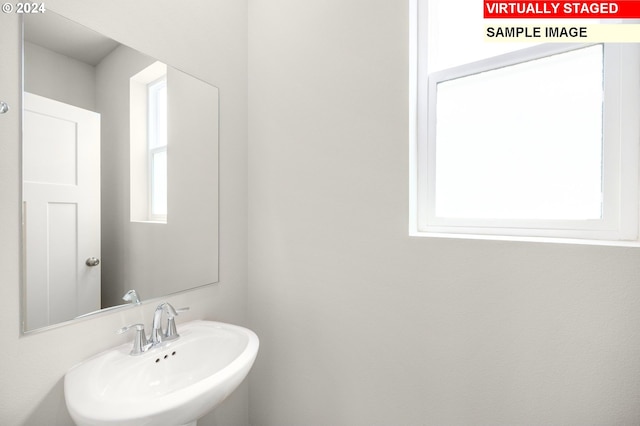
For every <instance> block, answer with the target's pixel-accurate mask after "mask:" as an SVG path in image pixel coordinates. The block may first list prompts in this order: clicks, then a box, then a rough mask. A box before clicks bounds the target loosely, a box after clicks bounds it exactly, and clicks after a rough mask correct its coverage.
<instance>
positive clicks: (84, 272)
mask: <svg viewBox="0 0 640 426" xmlns="http://www.w3.org/2000/svg"><path fill="white" fill-rule="evenodd" d="M23 117H24V118H23V119H24V124H25V125H24V134H23V182H24V184H23V202H24V218H23V220H24V222H25V227H24V232H25V252H26V255H27V256H26V257H27V259H29V261H28V262H27V263H26V265H25V266H26V267H25V275H26V276H25V279H26V282H27V286H26V288H27V291H28V295H27V296H28V297H27V305H26V311H27V312H26V314H27V315H26V321H27V326H28V327H29V328H37V327H44V326H47V325H50V324H56V323H59V322H62V321H68V320H70V319H73V318H75V317H76V316H78V315H80V314H84V313H86V312H90V311H94V310H97V309H100V265H99V264H95V263H96V262H95V261H94V262H87V259H89V258H92V257H94V258H98V259H99V257H100V114H97V113H95V112H92V111H88V110H85V109H82V108H78V107H75V106H72V105H68V104H65V103H62V102H58V101H54V100H52V99H48V98H45V97H42V96H37V95H33V94H31V93H25V94H24V116H23Z"/></svg>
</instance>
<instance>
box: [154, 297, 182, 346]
mask: <svg viewBox="0 0 640 426" xmlns="http://www.w3.org/2000/svg"><path fill="white" fill-rule="evenodd" d="M188 309H189V308H182V309H177V310H176V309H175V308H174V307H173V306H171V304H170V303H168V302H164V303H161V304H160V305H158V307H157V308H156V311H155V312H154V313H153V323H152V324H151V344H152V345H153V346H155V345H159V344H160V343H162V342H166V341H169V340H175V339H177V338H178V337H180V335H179V334H178V331H177V329H176V320H175V317H176V316H178V313H179V312H184V311H186V310H188ZM163 312H164V313H165V314H167V328H166V330H163V329H162V313H163Z"/></svg>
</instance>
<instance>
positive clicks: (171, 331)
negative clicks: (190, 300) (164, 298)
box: [163, 306, 189, 340]
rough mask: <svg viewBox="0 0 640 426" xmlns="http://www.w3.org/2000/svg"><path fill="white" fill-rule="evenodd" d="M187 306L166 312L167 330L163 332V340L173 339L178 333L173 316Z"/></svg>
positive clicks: (186, 308)
mask: <svg viewBox="0 0 640 426" xmlns="http://www.w3.org/2000/svg"><path fill="white" fill-rule="evenodd" d="M188 310H189V307H188V306H187V307H185V308H179V309H174V310H173V312H172V313H169V312H167V331H166V332H165V333H164V338H163V340H175V339H177V338H178V337H180V335H179V334H178V330H177V329H176V320H175V317H176V316H177V315H178V314H179V313H180V312H185V311H188Z"/></svg>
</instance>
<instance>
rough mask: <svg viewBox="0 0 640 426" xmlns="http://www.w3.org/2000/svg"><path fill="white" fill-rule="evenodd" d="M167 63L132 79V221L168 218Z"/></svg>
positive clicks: (130, 175) (130, 144)
mask: <svg viewBox="0 0 640 426" xmlns="http://www.w3.org/2000/svg"><path fill="white" fill-rule="evenodd" d="M167 144H168V102H167V66H166V65H165V64H163V63H162V62H155V63H153V64H151V65H149V66H148V67H146V68H144V69H143V70H141V71H140V72H138V73H137V74H135V75H133V76H132V77H131V78H130V79H129V148H130V151H129V161H130V164H129V177H130V209H131V221H132V222H153V223H160V224H162V223H166V222H167V210H168V209H167V182H168V180H167V163H168V157H167Z"/></svg>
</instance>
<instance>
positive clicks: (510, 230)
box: [412, 0, 640, 241]
mask: <svg viewBox="0 0 640 426" xmlns="http://www.w3.org/2000/svg"><path fill="white" fill-rule="evenodd" d="M450 3H453V4H455V12H456V16H457V17H458V18H457V20H455V19H453V18H451V21H450V22H452V23H454V22H460V21H462V23H463V25H466V27H465V28H467V31H468V29H469V28H471V29H475V30H477V31H478V32H477V35H476V36H472V35H471V34H468V35H466V37H467V38H468V46H467V48H466V49H464V43H465V38H464V37H463V38H462V40H461V37H460V34H461V33H458V36H457V37H455V38H453V37H449V36H447V34H448V33H447V31H455V28H453V29H452V28H451V26H449V25H445V23H448V22H449V21H448V20H447V18H446V16H448V15H447V13H454V11H453V10H451V6H453V5H452V4H450ZM463 3H464V2H463ZM475 3H480V4H481V2H475ZM475 3H474V4H475ZM414 7H416V9H414V12H415V16H416V22H415V24H416V28H415V31H414V37H415V40H417V42H416V44H415V45H414V49H415V57H414V60H415V62H414V64H415V75H414V79H415V80H414V81H415V83H414V86H413V90H414V99H413V106H414V108H415V122H414V123H413V127H414V129H415V130H414V131H415V134H414V140H413V143H412V167H413V186H412V209H413V211H412V231H413V232H415V233H416V234H421V233H422V234H425V233H426V234H434V235H435V234H457V235H460V234H467V235H494V236H524V237H553V238H578V239H591V240H632V241H635V240H638V231H637V227H638V195H637V194H638V171H637V170H638V166H637V162H638V149H637V145H638V125H637V122H638V119H637V116H638V115H637V114H638V111H639V108H638V102H639V101H638V99H639V98H638V92H639V90H638V82H637V81H636V80H637V75H638V73H639V70H640V67H639V66H638V62H639V61H638V57H639V56H640V55H639V54H638V46H637V45H611V44H593V45H579V44H564V45H562V44H548V45H535V46H533V47H531V46H532V45H527V44H518V43H504V44H492V43H484V42H482V41H481V42H480V43H477V42H478V40H482V24H483V22H482V13H481V12H479V13H478V14H477V16H475V15H474V16H470V17H467V18H466V21H465V18H464V17H462V18H461V17H460V10H463V9H464V6H463V5H461V4H459V3H458V2H446V1H442V0H439V1H438V0H431V1H427V0H417V1H416V2H415V3H414ZM427 12H428V13H427ZM439 14H441V15H439ZM467 21H468V22H467ZM476 24H478V25H476ZM461 31H462V30H461ZM463 33H464V32H462V34H463ZM623 58H624V60H623Z"/></svg>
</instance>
